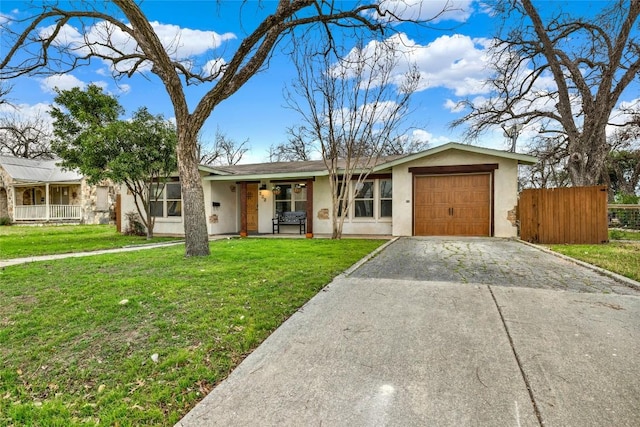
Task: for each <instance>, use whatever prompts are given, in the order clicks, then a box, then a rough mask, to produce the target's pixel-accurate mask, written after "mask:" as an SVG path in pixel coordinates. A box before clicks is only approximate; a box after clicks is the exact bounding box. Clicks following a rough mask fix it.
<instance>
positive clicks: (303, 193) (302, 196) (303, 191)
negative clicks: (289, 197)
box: [293, 187, 307, 200]
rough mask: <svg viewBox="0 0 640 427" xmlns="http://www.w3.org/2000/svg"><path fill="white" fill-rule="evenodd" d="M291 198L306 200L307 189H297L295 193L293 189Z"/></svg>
mask: <svg viewBox="0 0 640 427" xmlns="http://www.w3.org/2000/svg"><path fill="white" fill-rule="evenodd" d="M293 193H294V194H293V198H294V199H296V200H307V187H299V188H297V191H296V189H295V187H294V190H293Z"/></svg>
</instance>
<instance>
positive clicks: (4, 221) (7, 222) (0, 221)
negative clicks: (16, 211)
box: [0, 216, 11, 225]
mask: <svg viewBox="0 0 640 427" xmlns="http://www.w3.org/2000/svg"><path fill="white" fill-rule="evenodd" d="M0 225H11V218H9V217H8V216H2V217H0Z"/></svg>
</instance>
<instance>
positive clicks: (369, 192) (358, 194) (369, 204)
mask: <svg viewBox="0 0 640 427" xmlns="http://www.w3.org/2000/svg"><path fill="white" fill-rule="evenodd" d="M373 189H374V186H373V181H364V182H359V183H357V184H355V189H354V190H355V191H354V196H353V216H354V218H373V206H374V197H373Z"/></svg>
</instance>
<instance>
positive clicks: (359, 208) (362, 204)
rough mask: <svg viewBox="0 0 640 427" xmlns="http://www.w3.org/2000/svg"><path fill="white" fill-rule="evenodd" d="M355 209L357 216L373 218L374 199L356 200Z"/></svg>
mask: <svg viewBox="0 0 640 427" xmlns="http://www.w3.org/2000/svg"><path fill="white" fill-rule="evenodd" d="M354 211H355V212H354V213H355V216H356V218H365V217H366V218H372V217H373V200H356V201H355V208H354Z"/></svg>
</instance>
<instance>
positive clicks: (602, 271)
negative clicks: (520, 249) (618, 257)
mask: <svg viewBox="0 0 640 427" xmlns="http://www.w3.org/2000/svg"><path fill="white" fill-rule="evenodd" d="M514 240H516V241H518V242H520V243H522V244H525V245H527V246H530V247H532V248H536V249H538V250H539V251H541V252H545V253H548V254H551V255H554V256H556V257H558V258H561V259H564V260H565V261H570V262H572V263H574V264H578V265H580V266H582V267H586V268H589V269H591V270H593V271H595V272H596V273H599V274H602V275H603V276H607V277H610V278H612V279H613V280H615V281H617V282H620V283H622V284H623V285H625V286H628V287H630V288H632V289H635V290H637V291H640V282H636V281H635V280H633V279H629V278H628V277H625V276H622V275H620V274H618V273H614V272H613V271H609V270H605V269H604V268H601V267H598V266H597V265H593V264H589V263H588V262H584V261H580V260H579V259H575V258H571V257H570V256H567V255H564V254H561V253H559V252H554V251H552V250H551V249H547V248H545V247H543V246H539V245H536V244H534V243H529V242H526V241H524V240H520V239H514Z"/></svg>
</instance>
